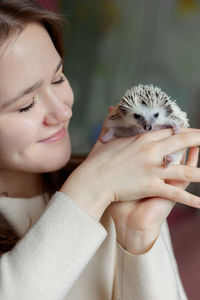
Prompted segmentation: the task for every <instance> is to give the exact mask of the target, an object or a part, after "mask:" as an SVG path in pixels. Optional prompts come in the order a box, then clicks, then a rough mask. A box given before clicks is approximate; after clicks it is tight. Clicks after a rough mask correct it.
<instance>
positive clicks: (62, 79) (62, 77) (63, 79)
mask: <svg viewBox="0 0 200 300" xmlns="http://www.w3.org/2000/svg"><path fill="white" fill-rule="evenodd" d="M63 81H65V77H64V76H63V75H62V76H61V77H60V79H59V80H57V81H54V82H53V83H52V84H60V83H62V82H63Z"/></svg>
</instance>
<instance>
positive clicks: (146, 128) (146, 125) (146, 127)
mask: <svg viewBox="0 0 200 300" xmlns="http://www.w3.org/2000/svg"><path fill="white" fill-rule="evenodd" d="M143 128H144V130H149V131H150V130H151V129H152V126H151V124H148V123H147V124H145V125H144V127H143Z"/></svg>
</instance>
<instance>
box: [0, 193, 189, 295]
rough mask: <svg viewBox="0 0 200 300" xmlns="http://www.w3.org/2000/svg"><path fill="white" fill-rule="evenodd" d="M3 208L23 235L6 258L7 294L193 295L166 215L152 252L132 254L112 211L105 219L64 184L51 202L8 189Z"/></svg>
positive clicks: (2, 281)
mask: <svg viewBox="0 0 200 300" xmlns="http://www.w3.org/2000/svg"><path fill="white" fill-rule="evenodd" d="M0 211H1V212H3V213H4V215H5V217H6V218H7V220H8V221H10V222H11V224H12V225H13V226H14V227H15V229H16V231H17V232H18V233H19V234H20V236H21V237H22V239H21V240H20V242H18V243H17V245H16V246H15V248H14V249H13V250H12V251H10V252H8V253H6V254H4V255H2V257H1V259H0V299H1V300H62V299H63V300H183V299H184V300H185V299H187V297H186V295H185V293H184V290H183V287H182V284H181V281H180V278H179V274H178V270H177V266H176V262H175V259H174V254H173V251H172V247H171V241H170V238H169V232H168V227H167V224H166V223H165V224H164V225H163V227H162V230H161V233H160V235H159V237H158V239H157V240H156V242H155V244H154V246H153V247H152V248H151V249H150V250H149V251H148V252H147V253H145V254H142V255H132V254H130V253H128V252H127V251H126V250H124V249H123V248H122V247H121V246H120V245H119V244H118V243H117V242H116V231H115V226H114V222H113V220H112V219H111V217H110V216H109V215H108V214H107V213H104V215H103V217H102V219H101V224H100V223H98V222H97V221H96V220H94V219H93V218H92V217H90V216H89V215H88V214H87V213H86V212H85V211H83V210H82V209H81V208H80V207H78V206H77V205H76V204H75V203H74V201H72V200H71V199H70V198H69V197H68V196H66V195H64V194H63V193H61V192H56V193H55V195H54V196H53V197H52V199H51V200H50V201H49V203H48V205H47V206H45V204H44V202H43V197H42V196H37V197H33V198H29V199H21V198H8V197H2V198H0ZM31 223H32V226H31ZM30 227H31V228H30Z"/></svg>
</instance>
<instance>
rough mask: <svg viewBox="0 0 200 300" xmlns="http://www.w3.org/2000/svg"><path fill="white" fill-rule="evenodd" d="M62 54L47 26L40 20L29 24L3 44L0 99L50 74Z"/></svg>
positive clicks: (0, 56)
mask: <svg viewBox="0 0 200 300" xmlns="http://www.w3.org/2000/svg"><path fill="white" fill-rule="evenodd" d="M59 57H60V56H59V54H58V52H57V51H56V49H55V47H54V45H53V42H52V40H51V38H50V36H49V34H48V33H47V31H46V30H45V28H43V26H42V25H40V24H37V23H30V24H28V25H27V26H26V27H25V29H24V30H23V31H22V32H21V33H20V34H19V35H18V36H14V37H13V38H11V39H9V40H8V41H7V42H6V43H5V45H4V46H2V47H1V48H0V70H1V77H0V102H1V99H4V98H7V97H10V96H12V95H13V94H15V93H17V92H18V91H19V90H21V89H24V88H25V87H27V86H30V85H31V84H33V83H34V82H35V81H38V79H42V78H44V79H45V78H46V77H47V76H50V73H51V72H52V69H54V68H55V65H56V64H57V62H58V60H59ZM49 62H51V63H49Z"/></svg>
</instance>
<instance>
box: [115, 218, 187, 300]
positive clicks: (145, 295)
mask: <svg viewBox="0 0 200 300" xmlns="http://www.w3.org/2000/svg"><path fill="white" fill-rule="evenodd" d="M121 299H123V300H136V299H137V300H160V299H162V300H169V299H170V300H186V299H187V296H186V294H185V292H184V289H183V286H182V283H181V280H180V276H179V272H178V268H177V264H176V260H175V257H174V253H173V249H172V245H171V239H170V235H169V231H168V225H167V222H165V223H164V224H163V226H162V228H161V232H160V235H159V236H158V238H157V240H156V242H155V243H154V245H153V247H152V248H151V249H150V250H149V251H148V252H146V253H144V254H141V255H133V254H131V253H129V252H127V251H126V250H125V249H123V248H122V246H121V245H120V244H119V243H118V244H117V265H116V278H115V284H114V296H113V300H121Z"/></svg>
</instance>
